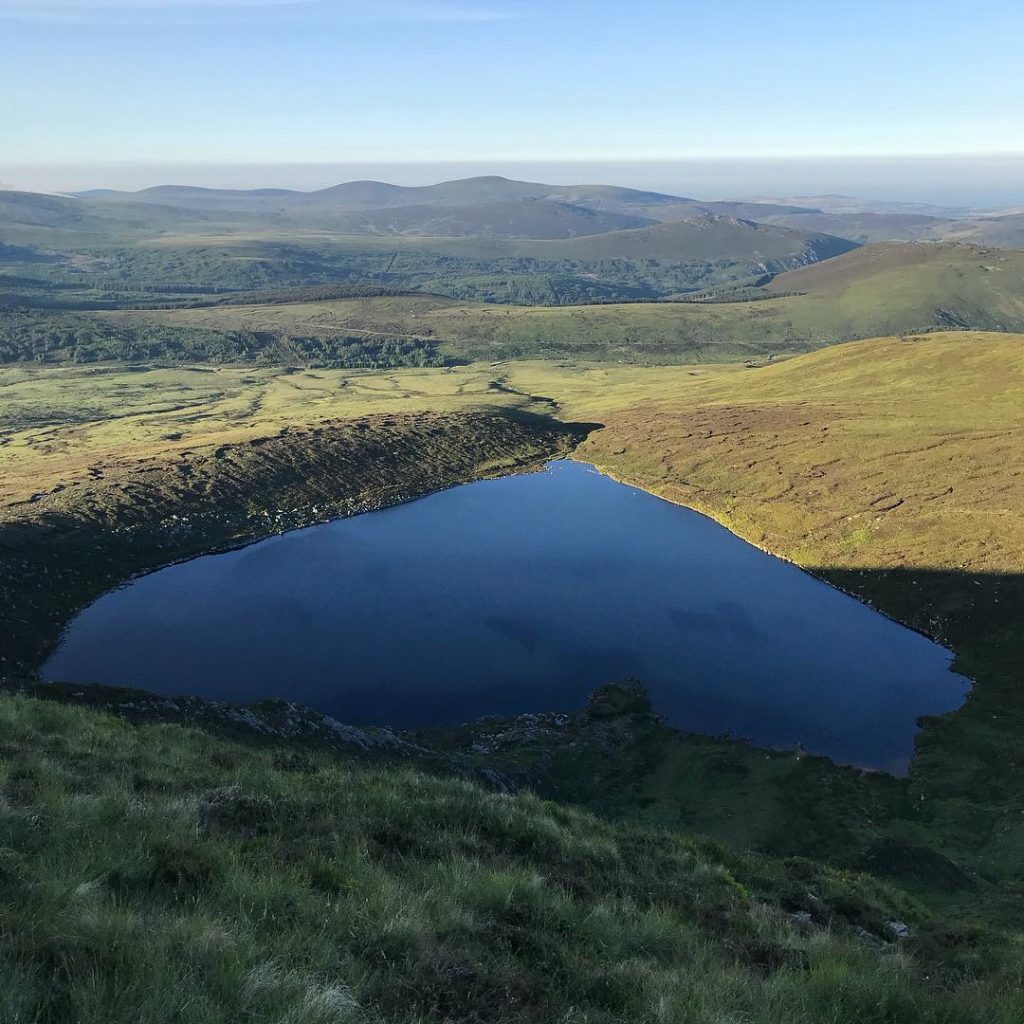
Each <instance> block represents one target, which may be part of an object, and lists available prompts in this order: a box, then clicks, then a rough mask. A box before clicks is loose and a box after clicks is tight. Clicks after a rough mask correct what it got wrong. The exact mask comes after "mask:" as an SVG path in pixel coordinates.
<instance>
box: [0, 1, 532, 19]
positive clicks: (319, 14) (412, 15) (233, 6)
mask: <svg viewBox="0 0 1024 1024" xmlns="http://www.w3.org/2000/svg"><path fill="white" fill-rule="evenodd" d="M243 13H251V14H257V13H262V14H264V15H268V16H276V17H308V18H316V19H317V20H349V21H423V22H489V21H502V20H505V19H507V18H510V17H513V14H512V12H511V11H507V10H498V9H492V8H485V7H477V6H472V5H468V4H460V3H457V2H451V3H445V2H437V0H422V2H421V0H378V2H372V0H0V19H3V18H6V19H17V20H21V21H43V22H73V23H77V24H82V23H90V22H93V23H95V22H111V21H113V22H131V21H147V22H148V21H154V20H157V19H164V18H173V19H175V20H188V21H192V20H209V19H210V18H230V17H232V16H238V15H241V14H243Z"/></svg>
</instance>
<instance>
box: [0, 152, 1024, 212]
mask: <svg viewBox="0 0 1024 1024" xmlns="http://www.w3.org/2000/svg"><path fill="white" fill-rule="evenodd" d="M480 174H498V175H502V176H505V177H509V178H520V179H526V180H536V181H543V182H545V183H550V184H556V185H571V184H582V183H602V184H609V185H622V186H626V187H630V188H640V189H649V190H652V191H658V192H669V193H673V194H678V195H685V196H692V197H693V198H697V199H718V198H759V197H769V196H799V195H805V196H814V195H825V194H845V195H851V196H857V197H859V198H862V199H870V200H891V201H898V202H920V203H930V204H935V205H942V206H951V207H973V208H992V209H995V208H1001V207H1009V206H1017V205H1024V155H1022V154H990V155H950V156H945V157H943V156H906V157H892V156H884V157H817V158H814V157H791V158H783V157H780V158H773V159H765V158H747V159H744V158H722V159H711V158H703V159H690V160H578V161H568V160H561V161H558V160H551V161H542V160H518V161H515V160H506V161H496V160H477V161H408V162H390V161H351V162H323V163H312V162H310V163H283V162H282V163H255V162H254V163H236V164H231V163H212V162H211V163H198V162H179V163H171V162H155V161H154V162H152V163H148V162H127V161H125V162H114V161H111V162H110V163H98V162H96V163H82V164H72V163H67V164H62V163H56V162H54V163H38V164H0V187H2V188H8V189H17V190H21V191H38V192H76V191H86V190H89V189H97V188H113V189H125V190H137V189H142V188H148V187H151V186H155V185H170V184H173V185H196V186H202V187H207V188H239V189H246V188H290V189H298V190H303V191H309V190H314V189H319V188H326V187H328V186H330V185H335V184H338V183H340V182H343V181H353V180H360V179H368V178H370V179H375V180H381V181H388V182H391V183H393V184H398V185H427V184H433V183H436V182H438V181H443V180H450V179H454V178H465V177H472V176H475V175H480Z"/></svg>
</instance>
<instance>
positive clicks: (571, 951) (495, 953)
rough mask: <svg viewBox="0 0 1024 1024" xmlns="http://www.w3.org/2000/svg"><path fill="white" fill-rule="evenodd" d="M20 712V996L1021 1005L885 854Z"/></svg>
mask: <svg viewBox="0 0 1024 1024" xmlns="http://www.w3.org/2000/svg"><path fill="white" fill-rule="evenodd" d="M0 737H2V739H3V752H2V754H0V770H2V773H3V776H2V779H3V781H2V785H3V790H4V796H5V800H4V803H3V806H2V808H0V816H2V819H3V824H4V836H5V840H4V871H3V872H2V874H0V899H2V900H3V905H4V921H5V929H6V931H7V933H8V936H9V939H8V941H7V942H5V943H4V945H3V950H2V952H0V975H2V977H3V978H4V986H3V990H2V994H0V1008H2V1010H0V1012H2V1015H3V1016H4V1018H5V1019H6V1020H12V1021H13V1020H32V1021H40V1022H44V1021H45V1022H53V1024H56V1022H58V1021H69V1020H75V1021H78V1022H80V1024H137V1022H139V1021H145V1022H146V1024H171V1022H172V1021H173V1022H175V1024H210V1022H212V1021H225V1020H243V1019H244V1020H246V1021H250V1022H252V1024H263V1022H266V1024H271V1022H274V1024H280V1022H282V1021H290V1022H295V1024H299V1022H302V1024H341V1022H350V1024H378V1022H379V1024H383V1022H385V1021H386V1022H389V1024H415V1022H422V1021H425V1020H438V1021H441V1020H443V1021H448V1022H451V1024H479V1022H481V1021H501V1022H503V1024H529V1022H537V1024H542V1022H543V1024H548V1022H550V1021H554V1020H562V1021H589V1022H592V1024H613V1022H640V1021H651V1020H664V1021H680V1020H686V1019H690V1020H703V1021H710V1020H725V1019H733V1020H735V1019H743V1020H745V1021H750V1022H752V1024H819V1022H820V1021H823V1020H828V1021H830V1022H831V1024H869V1022H878V1024H882V1022H884V1021H894V1020H899V1021H900V1022H901V1024H945V1022H949V1021H951V1020H954V1019H955V1020H956V1021H957V1022H958V1024H1013V1022H1015V1021H1017V1020H1019V1019H1020V1013H1021V1012H1022V1011H1024V1004H1022V1002H1021V998H1020V993H1019V991H1017V992H1015V991H1014V988H1013V986H1012V982H1011V980H1010V976H1007V977H1006V978H1005V979H1004V978H1002V977H1000V975H999V973H998V972H997V971H996V970H994V969H991V970H988V971H987V972H986V976H985V977H983V978H982V979H981V980H971V981H970V982H968V983H958V980H957V976H958V973H959V972H960V971H962V969H963V968H962V967H961V965H960V964H959V963H958V962H957V959H956V955H955V954H954V955H950V954H944V953H943V951H942V950H941V946H940V944H939V942H938V941H937V937H938V936H940V935H941V934H942V927H941V925H940V924H939V923H938V922H932V921H931V920H929V915H928V914H927V913H926V912H925V911H923V910H922V909H921V908H920V907H919V906H917V905H915V903H914V901H912V900H909V899H908V898H907V897H905V896H902V895H900V894H899V893H897V892H894V891H892V890H890V889H888V888H887V887H885V886H883V885H880V884H879V883H877V882H874V881H873V880H871V879H870V878H866V877H858V876H852V875H848V874H840V873H836V872H829V871H827V870H825V869H821V868H817V867H815V866H813V865H811V864H809V863H808V864H800V863H794V864H792V865H790V866H788V867H787V866H786V865H782V864H778V863H773V862H770V861H765V860H763V859H758V858H753V857H736V856H733V855H730V854H728V853H726V852H725V851H723V850H721V849H720V848H718V847H716V846H715V845H713V844H709V843H706V842H704V843H702V842H699V841H693V840H688V839H685V838H682V837H679V836H675V835H672V834H668V833H657V832H646V831H643V830H638V829H636V828H634V827H623V826H615V825H612V824H608V823H606V822H602V821H599V820H597V819H595V818H593V817H591V816H589V815H586V814H582V813H579V812H573V811H570V810H567V809H564V808H560V807H558V806H556V805H553V804H548V803H542V802H541V801H539V800H537V799H535V798H531V797H527V796H514V797H508V796H504V795H497V794H494V793H488V792H486V791H484V790H481V789H479V788H478V787H476V786H473V785H470V784H468V783H465V782H458V781H455V780H451V779H443V778H441V779H438V778H431V777H429V776H427V775H424V774H419V773H416V772H413V771H410V770H408V769H396V768H394V767H390V766H388V765H387V763H386V762H385V763H383V764H381V763H380V762H379V761H378V765H379V766H374V763H373V762H374V759H373V758H372V756H371V757H365V756H364V757H359V756H358V755H354V756H351V757H348V758H346V757H345V756H344V755H339V754H337V753H331V752H321V751H318V750H317V749H315V748H313V749H306V750H303V749H301V748H296V746H295V745H294V744H288V743H285V742H278V743H273V742H270V743H267V742H264V743H262V744H260V745H255V746H254V745H253V744H251V743H249V744H246V743H242V742H232V741H229V740H221V739H217V738H215V737H211V736H210V735H208V734H204V733H202V732H199V731H197V730H194V729H183V728H181V727H178V726H174V725H156V726H153V725H141V726H132V725H127V724H125V723H123V722H120V721H117V720H115V719H112V718H110V717H108V716H106V715H103V714H99V713H97V712H93V711H87V710H84V709H79V708H69V707H60V706H57V705H54V704H48V703H45V702H42V701H33V700H26V699H23V698H11V697H9V696H4V697H0ZM240 780H243V781H241V782H240ZM43 823H45V824H43ZM804 907H810V909H809V910H808V909H803V908H804ZM890 921H891V922H894V924H889V922H890ZM897 929H904V930H906V931H907V932H908V933H909V934H910V935H912V936H913V937H912V938H911V939H909V940H908V941H904V942H903V943H898V942H897V941H896V940H895V934H896V930H897ZM986 939H987V940H988V942H994V937H993V939H988V937H987V936H986ZM974 941H975V945H977V944H978V941H979V940H978V939H977V938H976V939H975V940H974ZM900 946H902V948H898V947H900ZM994 966H995V964H994V963H993V967H994ZM936 979H939V983H938V984H937V983H936Z"/></svg>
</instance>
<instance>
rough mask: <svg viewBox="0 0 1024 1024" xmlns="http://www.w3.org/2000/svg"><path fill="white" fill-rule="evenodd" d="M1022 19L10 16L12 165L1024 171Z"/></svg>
mask: <svg viewBox="0 0 1024 1024" xmlns="http://www.w3.org/2000/svg"><path fill="white" fill-rule="evenodd" d="M1021 40H1024V4H1020V3H1016V2H1010V0H1002V2H993V0H975V2H973V3H970V4H968V3H965V2H943V0H933V2H928V3H925V2H919V0H887V2H884V3H882V2H877V0H862V2H857V3H847V2H843V0H838V2H837V0H819V2H817V3H812V2H805V0H781V2H775V3H765V2H764V0H758V2H752V0H751V2H748V0H733V2H718V3H713V2H689V3H688V2H685V0H683V2H662V0H653V2H644V0H637V2H633V3H608V2H601V0H597V2H590V3H584V2H580V0H547V2H538V0H333V2H327V0H205V2H202V3H199V2H184V0H105V2H98V0H0V96H2V97H3V100H2V106H0V130H2V136H0V138H2V140H3V141H2V142H0V146H2V147H3V152H2V154H0V161H2V162H3V163H4V164H5V165H11V164H18V163H26V164H32V163H34V164H45V163H67V164H81V163H88V162H91V161H102V162H108V163H116V162H120V161H126V162H130V161H154V162H165V163H166V162H176V161H180V162H200V161H203V162H210V163H216V162H231V163H243V164H244V163H247V162H267V161H271V162H274V161H276V162H281V161H287V162H294V163H303V162H351V161H369V162H373V161H390V162H394V161H430V160H445V161H461V160H485V161H502V160H567V159H576V160H603V159H631V160H651V159H654V160H657V159H685V158H692V157H709V156H714V157H735V156H754V157H779V156H807V155H823V156H840V155H842V156H845V155H863V154H896V153H925V154H927V153H933V154H934V153H983V152H988V153H991V152H1002V153H1020V152H1024V116H1022V111H1024V71H1022V66H1024V65H1022V62H1021V61H1020V54H1019V50H1020V42H1021Z"/></svg>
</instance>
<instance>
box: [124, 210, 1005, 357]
mask: <svg viewBox="0 0 1024 1024" xmlns="http://www.w3.org/2000/svg"><path fill="white" fill-rule="evenodd" d="M671 227H672V228H673V229H674V228H676V227H678V226H676V225H673V226H671ZM686 227H688V228H691V227H693V225H687V226H686ZM662 230H664V228H662V227H659V228H654V229H641V232H640V233H647V232H648V231H652V232H653V231H662ZM625 234H633V232H626V233H625ZM604 237H608V238H611V237H615V236H597V237H596V238H593V239H586V238H585V239H577V240H575V241H573V242H568V243H562V242H558V243H555V242H552V243H545V244H548V245H579V246H583V245H591V244H599V243H600V241H601V239H602V238H604ZM534 244H539V243H534ZM104 316H105V319H106V320H107V321H108V322H109V323H111V324H113V325H115V326H116V327H117V328H118V329H125V328H126V325H127V326H130V325H132V324H145V325H152V324H163V325H167V326H173V327H174V328H184V327H189V328H203V329H206V330H218V331H267V332H271V333H272V334H276V335H283V336H286V337H287V336H298V337H304V336H315V337H332V336H348V335H354V336H358V335H360V334H367V335H372V336H380V337H391V338H402V339H416V340H418V341H419V342H421V343H430V344H433V345H436V346H437V352H438V353H439V355H440V356H441V357H442V358H449V359H467V358H469V359H507V358H531V357H537V356H539V357H545V358H565V357H577V358H590V359H595V358H596V359H613V360H622V361H628V362H662V363H681V362H714V361H722V360H743V359H751V358H754V359H760V358H764V357H766V356H772V355H776V354H789V353H795V352H802V351H808V350H811V349H816V348H820V347H822V346H825V345H830V344H834V343H836V342H840V341H846V340H851V339H857V338H864V337H873V336H880V335H885V334H896V333H901V332H908V333H911V332H920V331H929V330H936V329H949V328H950V327H962V328H971V329H978V330H1007V331H1012V330H1022V329H1024V255H1022V254H1021V253H1018V252H1014V251H1010V250H1007V251H1000V250H991V249H985V248H981V247H976V246H967V245H955V244H949V243H942V244H912V243H886V244H879V245H873V246H866V247H864V248H862V249H857V250H854V251H853V252H850V253H847V254H845V255H842V256H838V257H836V258H834V259H830V260H827V261H825V262H822V263H818V264H814V265H811V266H807V267H803V268H800V269H797V270H793V271H790V272H788V273H784V274H780V275H779V276H777V277H776V278H774V279H773V280H772V281H771V282H770V283H769V284H768V285H767V286H765V287H764V288H763V289H760V290H759V291H758V292H756V298H755V299H753V300H750V301H745V302H704V303H696V302H688V303H671V302H660V303H629V304H600V305H590V306H570V307H534V308H524V307H513V306H507V305H484V304H465V303H458V302H454V301H452V300H448V299H441V298H435V297H431V296H422V297H419V296H377V297H366V298H357V299H346V300H338V301H323V302H308V303H307V302H294V303H282V304H278V305H273V304H271V305H267V304H259V305H251V306H245V305H239V306H231V307H226V306H221V307H211V308H201V309H198V308H197V309H189V310H164V311H136V312H124V313H119V314H116V315H104ZM140 329H141V328H140ZM146 329H147V330H149V329H150V328H149V327H148V326H147V328H146Z"/></svg>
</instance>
